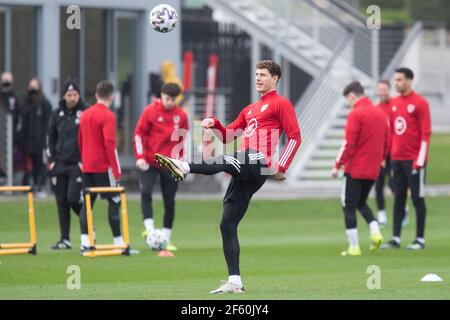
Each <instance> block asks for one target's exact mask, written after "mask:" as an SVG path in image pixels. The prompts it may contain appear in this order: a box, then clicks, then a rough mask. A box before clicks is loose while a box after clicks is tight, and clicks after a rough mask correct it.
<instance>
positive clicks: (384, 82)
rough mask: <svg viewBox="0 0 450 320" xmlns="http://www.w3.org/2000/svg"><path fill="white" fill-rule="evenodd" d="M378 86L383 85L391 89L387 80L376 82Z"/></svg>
mask: <svg viewBox="0 0 450 320" xmlns="http://www.w3.org/2000/svg"><path fill="white" fill-rule="evenodd" d="M378 84H385V85H387V86H388V87H389V88H390V87H391V82H390V81H389V80H380V81H378Z"/></svg>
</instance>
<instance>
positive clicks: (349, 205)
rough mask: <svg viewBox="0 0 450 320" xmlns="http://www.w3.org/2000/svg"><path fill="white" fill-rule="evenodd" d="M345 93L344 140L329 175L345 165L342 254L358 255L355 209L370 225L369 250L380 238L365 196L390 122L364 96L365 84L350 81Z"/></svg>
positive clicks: (385, 149)
mask: <svg viewBox="0 0 450 320" xmlns="http://www.w3.org/2000/svg"><path fill="white" fill-rule="evenodd" d="M344 97H345V98H346V99H347V101H348V103H349V104H350V107H351V109H352V110H351V112H350V114H349V115H348V118H347V124H346V126H345V143H344V145H343V147H342V149H341V151H340V153H339V155H338V157H337V158H336V165H335V167H334V169H333V172H332V176H333V177H334V178H337V175H338V172H339V169H340V168H341V167H342V166H344V167H345V176H344V181H343V187H342V199H341V200H342V207H343V210H344V216H345V228H346V234H347V238H348V242H349V248H348V250H347V251H344V252H342V254H341V255H342V256H360V255H361V249H360V247H359V241H358V229H357V221H356V210H359V211H360V212H361V214H362V216H363V217H364V219H365V220H366V222H367V224H368V225H369V228H370V240H371V242H372V244H371V246H370V251H375V250H378V249H379V248H380V246H381V243H382V242H383V236H382V235H381V233H380V228H379V226H378V222H377V220H376V219H375V217H374V215H373V212H372V210H371V209H370V208H369V206H368V205H367V198H368V197H369V193H370V190H371V189H372V187H373V186H374V184H375V181H376V180H377V178H378V175H379V174H380V165H381V163H382V162H383V161H384V160H385V159H386V157H387V155H388V152H389V123H388V119H387V118H386V115H385V113H384V112H383V111H382V110H381V109H380V108H375V107H374V106H373V105H372V102H371V101H370V100H369V98H367V97H365V96H364V88H363V87H362V85H361V84H360V83H359V82H353V83H351V84H349V85H348V86H347V87H346V88H345V90H344Z"/></svg>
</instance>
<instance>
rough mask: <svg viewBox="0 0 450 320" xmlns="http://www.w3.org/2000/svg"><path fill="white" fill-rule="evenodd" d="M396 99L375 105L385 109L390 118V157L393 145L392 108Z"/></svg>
mask: <svg viewBox="0 0 450 320" xmlns="http://www.w3.org/2000/svg"><path fill="white" fill-rule="evenodd" d="M393 101H394V99H392V98H391V99H389V101H388V102H387V103H382V102H381V101H380V102H379V103H378V104H376V105H375V107H377V108H380V109H381V110H383V111H384V113H385V114H386V116H387V118H388V120H389V127H390V128H389V153H388V157H389V156H390V153H391V146H392V127H391V109H392V102H393Z"/></svg>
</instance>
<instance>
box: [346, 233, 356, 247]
mask: <svg viewBox="0 0 450 320" xmlns="http://www.w3.org/2000/svg"><path fill="white" fill-rule="evenodd" d="M345 232H346V233H347V239H348V243H349V244H350V246H352V247H357V246H358V245H359V241H358V229H347V230H346V231H345Z"/></svg>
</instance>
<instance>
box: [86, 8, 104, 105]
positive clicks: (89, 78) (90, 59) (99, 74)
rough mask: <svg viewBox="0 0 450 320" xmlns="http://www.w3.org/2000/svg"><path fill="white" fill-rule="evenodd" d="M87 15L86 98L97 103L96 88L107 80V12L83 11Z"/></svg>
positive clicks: (89, 101)
mask: <svg viewBox="0 0 450 320" xmlns="http://www.w3.org/2000/svg"><path fill="white" fill-rule="evenodd" d="M83 10H84V12H85V13H86V15H85V23H84V26H83V32H85V36H84V37H85V43H84V97H85V101H86V102H88V103H94V102H95V86H96V85H97V83H98V82H100V81H101V80H105V79H107V74H106V59H105V57H106V10H101V9H83Z"/></svg>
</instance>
